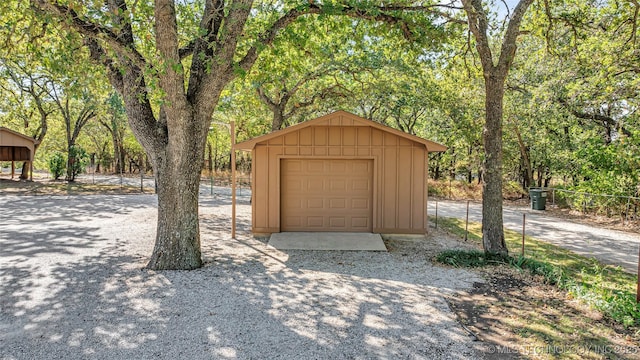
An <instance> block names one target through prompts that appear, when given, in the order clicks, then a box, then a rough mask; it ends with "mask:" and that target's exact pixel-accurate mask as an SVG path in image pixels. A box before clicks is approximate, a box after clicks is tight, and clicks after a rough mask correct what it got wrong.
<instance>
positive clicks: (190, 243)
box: [148, 159, 202, 270]
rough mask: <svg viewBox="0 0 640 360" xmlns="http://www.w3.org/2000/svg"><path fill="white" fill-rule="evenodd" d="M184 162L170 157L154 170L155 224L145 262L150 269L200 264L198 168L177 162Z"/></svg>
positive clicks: (195, 266)
mask: <svg viewBox="0 0 640 360" xmlns="http://www.w3.org/2000/svg"><path fill="white" fill-rule="evenodd" d="M184 161H188V159H173V160H171V161H167V162H165V165H163V166H161V167H160V168H158V169H157V170H156V182H157V185H158V223H157V233H156V243H155V247H154V249H153V255H152V256H151V259H150V260H149V264H148V267H149V268H151V269H158V270H161V269H165V270H166V269H182V270H190V269H196V268H199V267H201V266H202V260H201V253H200V225H199V220H198V193H199V186H200V171H199V170H198V169H196V167H197V164H191V165H189V164H180V163H181V162H184ZM174 163H175V165H178V166H174ZM185 165H186V166H185ZM185 167H186V169H185ZM182 169H184V170H182Z"/></svg>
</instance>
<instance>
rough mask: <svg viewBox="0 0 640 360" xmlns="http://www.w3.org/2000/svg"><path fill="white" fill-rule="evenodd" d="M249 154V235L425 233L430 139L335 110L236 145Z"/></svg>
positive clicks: (435, 147)
mask: <svg viewBox="0 0 640 360" xmlns="http://www.w3.org/2000/svg"><path fill="white" fill-rule="evenodd" d="M234 148H235V149H238V150H245V151H251V153H252V159H253V160H252V169H251V178H252V179H251V183H252V187H253V189H252V190H253V191H252V231H253V232H254V233H274V232H284V231H318V232H325V231H326V232H333V231H335V232H374V233H396V234H423V233H425V232H426V229H427V211H426V209H427V183H426V180H427V169H428V167H427V166H428V154H429V152H440V151H445V150H446V147H445V146H443V145H440V144H438V143H435V142H433V141H429V140H425V139H422V138H419V137H417V136H413V135H410V134H406V133H404V132H402V131H398V130H396V129H393V128H390V127H387V126H384V125H381V124H379V123H376V122H373V121H370V120H367V119H364V118H361V117H359V116H356V115H354V114H351V113H348V112H345V111H337V112H334V113H332V114H329V115H326V116H323V117H320V118H317V119H314V120H310V121H306V122H303V123H300V124H298V125H295V126H291V127H288V128H286V129H283V130H280V131H276V132H273V133H270V134H267V135H263V136H260V137H257V138H254V139H252V140H248V141H245V142H242V143H238V144H236V145H235V146H234Z"/></svg>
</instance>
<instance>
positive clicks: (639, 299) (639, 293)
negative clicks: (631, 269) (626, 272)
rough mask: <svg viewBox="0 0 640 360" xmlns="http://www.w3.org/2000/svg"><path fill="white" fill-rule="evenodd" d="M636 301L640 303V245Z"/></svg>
mask: <svg viewBox="0 0 640 360" xmlns="http://www.w3.org/2000/svg"><path fill="white" fill-rule="evenodd" d="M636 302H637V303H640V247H638V283H637V284H636Z"/></svg>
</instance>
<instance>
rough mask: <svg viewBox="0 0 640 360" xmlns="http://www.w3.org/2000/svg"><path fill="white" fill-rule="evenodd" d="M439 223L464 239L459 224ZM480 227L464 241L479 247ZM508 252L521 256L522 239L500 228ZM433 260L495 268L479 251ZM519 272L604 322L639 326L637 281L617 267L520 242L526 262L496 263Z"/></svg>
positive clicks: (472, 228) (517, 259) (520, 259)
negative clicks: (602, 317)
mask: <svg viewBox="0 0 640 360" xmlns="http://www.w3.org/2000/svg"><path fill="white" fill-rule="evenodd" d="M438 224H439V225H440V226H442V228H443V229H445V230H447V231H449V232H450V233H452V234H455V235H458V236H460V237H464V233H465V230H464V221H463V220H460V219H453V218H439V219H438ZM481 234H482V232H481V224H479V223H473V222H470V223H469V235H468V239H469V240H470V241H472V242H475V243H477V244H478V245H480V244H481ZM505 240H506V243H507V248H508V249H511V250H515V249H517V250H516V251H513V252H514V253H518V254H519V253H520V248H521V246H522V234H519V233H517V232H515V231H511V230H506V229H505ZM436 260H437V261H438V262H440V263H443V264H448V265H452V266H457V267H477V266H485V265H490V264H492V263H493V264H495V263H500V260H498V259H491V258H490V257H487V256H485V255H484V252H482V251H476V250H474V251H451V250H448V251H446V252H443V253H440V254H438V256H437V257H436ZM501 262H502V263H507V264H509V265H511V266H514V267H516V268H518V269H522V270H528V271H530V272H531V273H532V274H534V275H540V276H542V277H543V278H544V279H545V281H546V282H547V283H550V284H554V285H556V286H558V287H559V288H561V289H564V290H566V291H567V292H568V293H569V294H570V295H571V296H573V297H575V298H578V299H580V300H581V301H583V302H584V303H586V304H588V305H589V306H591V307H592V308H594V309H596V310H599V311H600V312H602V313H603V314H604V315H606V316H607V317H609V318H611V319H613V320H614V321H616V322H618V323H621V324H623V325H624V326H625V327H634V328H637V327H640V306H639V304H638V303H636V299H635V294H636V284H637V281H638V277H637V276H636V275H632V274H630V273H627V272H625V271H624V270H622V268H620V267H617V266H611V265H604V264H602V263H600V262H599V261H598V260H596V259H593V258H587V257H584V256H580V255H577V254H575V253H573V252H571V251H569V250H566V249H563V248H561V247H559V246H556V245H553V244H549V243H546V242H543V241H540V240H537V239H535V238H532V237H529V236H527V237H525V257H522V256H518V257H513V256H510V257H508V258H504V259H502V260H501Z"/></svg>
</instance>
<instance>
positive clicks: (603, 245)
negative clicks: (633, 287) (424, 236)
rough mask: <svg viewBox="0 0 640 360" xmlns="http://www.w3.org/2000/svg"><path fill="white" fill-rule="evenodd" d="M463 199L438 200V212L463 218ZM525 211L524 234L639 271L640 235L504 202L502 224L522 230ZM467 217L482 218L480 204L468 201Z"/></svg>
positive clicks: (431, 204)
mask: <svg viewBox="0 0 640 360" xmlns="http://www.w3.org/2000/svg"><path fill="white" fill-rule="evenodd" d="M466 211H467V203H466V202H455V201H448V200H444V201H442V200H439V201H438V216H444V217H453V218H458V219H463V220H464V219H465V217H466ZM523 213H525V214H527V216H526V218H527V222H526V234H527V235H529V236H533V237H535V238H538V239H540V240H544V241H547V242H549V243H552V244H555V245H558V246H561V247H563V248H565V249H568V250H571V251H573V252H576V253H578V254H581V255H584V256H589V257H595V258H596V259H599V260H600V261H602V262H604V263H606V264H611V265H616V266H620V267H622V268H623V269H625V270H626V271H628V272H630V273H633V274H637V273H638V246H640V235H638V234H635V233H630V232H622V231H615V230H608V229H602V228H597V227H594V226H589V225H584V224H578V223H574V222H570V221H566V220H563V219H558V218H554V217H550V216H546V214H545V212H544V211H538V210H531V209H530V208H529V207H515V206H504V207H503V218H504V226H505V227H506V228H508V229H510V230H514V231H517V232H522V214H523ZM429 216H435V201H433V200H432V201H430V202H429ZM469 220H470V221H477V222H480V221H482V204H480V203H471V204H470V206H469Z"/></svg>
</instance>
